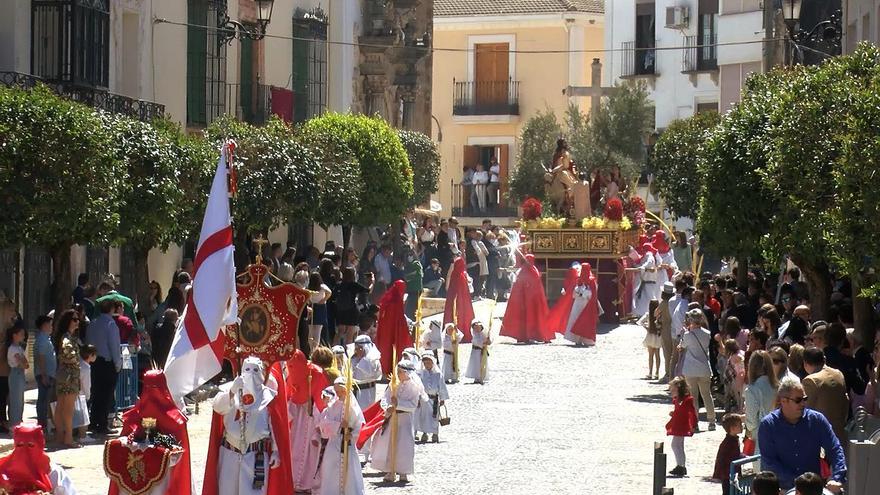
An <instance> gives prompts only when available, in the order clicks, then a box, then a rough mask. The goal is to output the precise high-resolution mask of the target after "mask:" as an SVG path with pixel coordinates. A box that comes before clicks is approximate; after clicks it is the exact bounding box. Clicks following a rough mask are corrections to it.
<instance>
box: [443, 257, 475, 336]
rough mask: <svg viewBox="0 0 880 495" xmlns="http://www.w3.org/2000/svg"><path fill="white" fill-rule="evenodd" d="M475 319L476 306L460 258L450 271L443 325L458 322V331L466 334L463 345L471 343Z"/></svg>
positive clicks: (465, 270) (447, 281) (462, 260)
mask: <svg viewBox="0 0 880 495" xmlns="http://www.w3.org/2000/svg"><path fill="white" fill-rule="evenodd" d="M473 319H474V306H473V304H472V303H471V290H470V289H469V288H468V275H467V269H466V266H465V263H464V258H462V257H460V256H459V257H458V258H456V259H455V262H454V263H453V264H452V268H450V270H449V277H448V278H447V279H446V304H445V306H444V307H443V324H444V325H446V324H447V323H453V322H456V321H457V322H458V329H459V330H461V332H462V333H463V334H464V338H463V339H462V340H461V343H465V344H466V343H469V342H470V341H471V329H470V324H471V323H470V322H471V321H473Z"/></svg>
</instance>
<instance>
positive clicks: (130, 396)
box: [116, 345, 138, 411]
mask: <svg viewBox="0 0 880 495" xmlns="http://www.w3.org/2000/svg"><path fill="white" fill-rule="evenodd" d="M122 347H123V348H126V347H128V348H129V352H130V355H129V356H130V359H131V366H129V363H128V361H127V360H126V359H123V363H122V370H121V371H120V372H119V377H118V378H117V379H116V410H117V411H124V410H126V409H130V408H132V407H134V405H135V404H136V403H137V400H138V355H137V352H136V351H135V349H134V347H133V346H128V345H123V346H122Z"/></svg>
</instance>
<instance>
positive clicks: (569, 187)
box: [544, 138, 591, 220]
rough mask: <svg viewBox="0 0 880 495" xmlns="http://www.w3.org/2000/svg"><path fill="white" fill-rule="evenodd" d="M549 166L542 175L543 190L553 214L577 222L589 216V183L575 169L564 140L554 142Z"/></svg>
mask: <svg viewBox="0 0 880 495" xmlns="http://www.w3.org/2000/svg"><path fill="white" fill-rule="evenodd" d="M550 164H551V167H550V170H549V171H548V172H547V173H546V174H544V189H545V192H546V194H547V198H548V199H549V200H550V202H551V204H552V205H553V213H554V214H558V215H562V216H564V217H567V218H573V219H577V220H580V219H583V218H586V217H588V216H590V212H591V207H590V183H589V181H587V180H586V178H585V174H583V173H582V172H581V171H579V170H578V169H577V166H576V165H575V162H574V160H572V158H571V151H570V149H569V147H568V143H567V142H566V141H565V139H562V138H560V139H558V140H556V151H555V152H554V153H553V158H552V160H551V161H550ZM582 176H584V177H582Z"/></svg>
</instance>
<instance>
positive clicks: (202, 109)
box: [186, 0, 208, 124]
mask: <svg viewBox="0 0 880 495" xmlns="http://www.w3.org/2000/svg"><path fill="white" fill-rule="evenodd" d="M187 21H188V22H189V24H190V26H188V27H187V30H186V122H187V124H207V123H208V116H207V105H208V103H207V90H206V84H207V76H208V75H207V67H208V31H207V30H206V29H205V28H203V27H197V26H207V25H208V0H187Z"/></svg>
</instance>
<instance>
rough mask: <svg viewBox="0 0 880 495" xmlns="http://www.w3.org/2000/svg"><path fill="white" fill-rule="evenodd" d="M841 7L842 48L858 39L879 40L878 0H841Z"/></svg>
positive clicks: (852, 44)
mask: <svg viewBox="0 0 880 495" xmlns="http://www.w3.org/2000/svg"><path fill="white" fill-rule="evenodd" d="M843 8H844V10H845V14H844V18H845V19H846V20H845V21H844V23H843V28H844V43H843V46H844V49H848V48H851V47H853V46H855V45H856V44H857V42H858V41H864V40H867V41H872V42H874V43H877V42H878V41H880V0H843ZM852 27H855V32H852V30H851V28H852ZM847 51H848V50H847Z"/></svg>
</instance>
